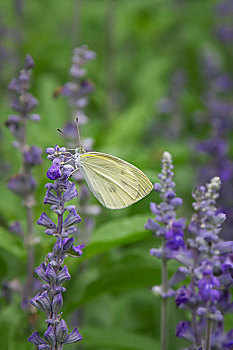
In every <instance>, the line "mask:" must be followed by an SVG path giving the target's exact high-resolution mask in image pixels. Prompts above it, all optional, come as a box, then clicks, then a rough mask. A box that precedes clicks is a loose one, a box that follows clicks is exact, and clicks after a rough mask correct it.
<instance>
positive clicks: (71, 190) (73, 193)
mask: <svg viewBox="0 0 233 350" xmlns="http://www.w3.org/2000/svg"><path fill="white" fill-rule="evenodd" d="M77 196H78V191H77V189H76V187H75V184H74V183H72V184H71V185H70V186H69V187H68V189H67V191H65V192H64V194H63V200H64V202H69V201H71V200H72V199H74V198H75V197H77Z"/></svg>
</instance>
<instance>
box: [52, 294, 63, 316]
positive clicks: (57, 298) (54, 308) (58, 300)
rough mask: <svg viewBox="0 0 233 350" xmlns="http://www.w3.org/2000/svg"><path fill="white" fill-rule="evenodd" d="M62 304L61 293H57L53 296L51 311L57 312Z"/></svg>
mask: <svg viewBox="0 0 233 350" xmlns="http://www.w3.org/2000/svg"><path fill="white" fill-rule="evenodd" d="M62 305H63V299H62V294H61V293H58V294H56V295H55V297H54V298H53V302H52V311H53V312H59V311H60V309H61V307H62Z"/></svg>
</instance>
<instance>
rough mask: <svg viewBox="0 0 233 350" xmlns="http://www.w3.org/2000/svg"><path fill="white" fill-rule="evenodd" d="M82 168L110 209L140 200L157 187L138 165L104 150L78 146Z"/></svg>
mask: <svg viewBox="0 0 233 350" xmlns="http://www.w3.org/2000/svg"><path fill="white" fill-rule="evenodd" d="M74 158H75V167H76V169H79V170H80V173H81V175H82V176H83V178H84V179H85V181H86V182H87V184H88V187H89V188H90V190H91V192H92V193H93V194H94V196H95V197H96V198H97V199H98V200H99V201H100V203H101V204H102V205H103V206H105V207H107V208H109V209H120V208H125V207H128V206H129V205H131V204H133V203H135V202H137V201H139V200H140V199H142V198H143V197H145V196H146V195H147V194H149V193H150V192H151V190H152V189H153V185H152V183H151V182H150V180H149V179H148V178H147V176H146V175H145V174H144V173H143V172H142V171H141V170H139V169H138V168H137V167H135V166H134V165H132V164H130V163H128V162H126V161H124V160H122V159H120V158H117V157H114V156H112V155H109V154H105V153H101V152H86V151H85V150H84V148H83V147H78V148H76V150H75V157H74Z"/></svg>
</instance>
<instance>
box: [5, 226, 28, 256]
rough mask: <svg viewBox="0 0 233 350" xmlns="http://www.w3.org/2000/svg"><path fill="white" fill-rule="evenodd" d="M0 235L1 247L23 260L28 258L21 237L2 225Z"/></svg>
mask: <svg viewBox="0 0 233 350" xmlns="http://www.w3.org/2000/svg"><path fill="white" fill-rule="evenodd" d="M0 236H1V239H0V249H4V250H6V251H7V252H9V253H11V254H13V255H14V256H15V257H17V258H19V259H22V260H23V259H25V258H26V253H25V250H24V248H23V246H22V242H21V240H20V238H18V237H16V236H14V235H13V234H12V233H10V232H8V231H7V230H5V229H4V228H2V227H1V228H0Z"/></svg>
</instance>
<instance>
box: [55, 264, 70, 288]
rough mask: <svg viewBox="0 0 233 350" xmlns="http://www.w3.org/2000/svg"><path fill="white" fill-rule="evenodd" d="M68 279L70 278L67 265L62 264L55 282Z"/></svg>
mask: <svg viewBox="0 0 233 350" xmlns="http://www.w3.org/2000/svg"><path fill="white" fill-rule="evenodd" d="M68 280H70V274H69V272H68V268H67V266H63V268H62V270H61V271H60V272H59V275H58V278H57V283H59V284H62V283H64V282H65V281H68Z"/></svg>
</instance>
